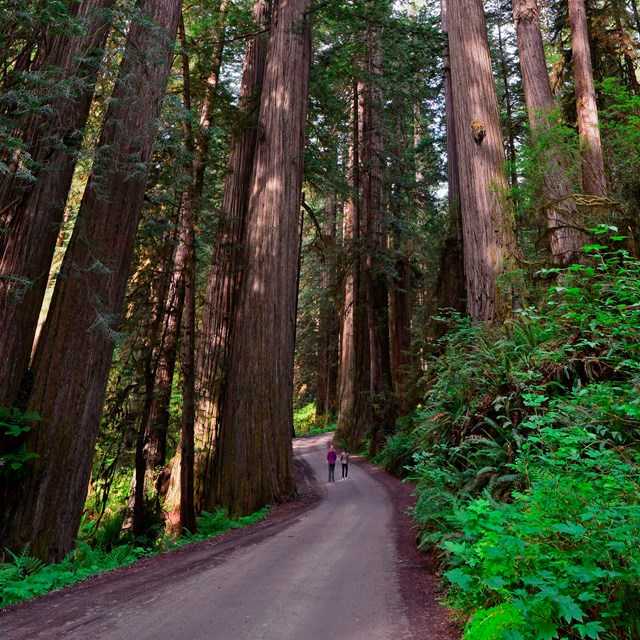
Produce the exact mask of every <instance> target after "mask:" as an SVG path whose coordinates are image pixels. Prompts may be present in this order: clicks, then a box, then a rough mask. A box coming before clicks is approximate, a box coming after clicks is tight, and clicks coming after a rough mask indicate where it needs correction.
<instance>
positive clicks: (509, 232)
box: [449, 0, 517, 320]
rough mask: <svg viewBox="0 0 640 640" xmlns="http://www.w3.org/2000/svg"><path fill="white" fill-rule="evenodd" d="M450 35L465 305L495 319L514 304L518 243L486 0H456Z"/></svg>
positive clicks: (477, 314)
mask: <svg viewBox="0 0 640 640" xmlns="http://www.w3.org/2000/svg"><path fill="white" fill-rule="evenodd" d="M449 33H450V36H449V48H450V54H451V79H452V82H453V104H454V110H455V123H456V140H457V143H458V158H459V168H460V172H459V178H460V204H461V213H462V223H463V238H464V269H465V279H466V289H467V311H468V313H469V315H471V317H472V318H473V319H474V320H494V319H497V318H503V317H505V316H506V315H507V314H508V312H509V309H510V308H511V305H512V302H513V295H514V294H513V293H512V292H506V291H503V290H501V287H500V286H499V282H498V279H499V277H500V276H501V275H502V274H503V273H505V272H507V271H509V270H510V269H511V268H512V267H513V265H514V257H515V254H516V241H515V234H514V229H513V224H514V222H513V210H512V207H511V205H510V203H509V201H508V183H507V180H506V176H505V172H504V165H505V156H504V147H503V144H502V134H501V130H500V115H499V111H498V101H497V98H496V90H495V84H494V81H493V73H492V69H491V59H490V56H489V46H488V42H487V29H486V25H485V18H484V11H483V7H482V1H481V0H452V1H451V2H450V3H449ZM515 295H516V296H517V293H516V294H515Z"/></svg>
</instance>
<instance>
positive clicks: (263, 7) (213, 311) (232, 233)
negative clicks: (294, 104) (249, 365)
mask: <svg viewBox="0 0 640 640" xmlns="http://www.w3.org/2000/svg"><path fill="white" fill-rule="evenodd" d="M269 15H270V5H269V2H268V0H256V3H255V4H254V7H253V20H254V22H255V24H256V27H257V30H258V31H260V30H264V28H265V27H266V25H267V24H268V22H269ZM267 42H268V35H267V34H266V33H260V34H259V35H257V36H255V37H253V38H251V40H250V41H249V42H248V44H247V51H246V54H245V60H244V68H243V72H242V82H241V85H240V97H239V109H240V111H241V113H242V121H241V122H242V127H241V129H240V131H239V133H238V137H237V139H236V141H235V144H234V146H233V150H232V152H231V156H230V158H229V162H228V167H227V176H226V179H225V185H224V192H223V197H222V205H221V213H220V221H219V223H218V227H217V230H216V238H215V243H214V253H213V256H212V260H211V268H210V271H209V278H208V283H207V292H206V297H205V304H204V309H203V314H202V322H201V326H200V333H199V336H198V350H197V360H196V393H197V398H198V411H197V414H196V424H195V447H196V471H195V494H196V498H195V500H196V507H197V508H198V509H208V510H212V509H213V508H214V507H215V503H214V500H215V498H214V495H213V483H212V473H213V467H212V461H213V455H214V452H215V441H216V434H217V430H218V422H219V418H220V411H219V403H220V397H221V394H222V392H223V389H224V384H225V380H226V374H227V370H228V354H229V346H230V322H231V318H232V317H233V313H234V309H235V302H236V292H237V284H238V276H239V272H240V248H241V245H242V242H243V237H244V232H245V231H244V230H245V221H246V216H247V206H248V199H249V187H250V179H251V172H252V169H253V165H254V158H255V151H256V144H257V140H258V126H257V122H256V119H257V115H258V111H259V108H260V95H261V91H262V83H263V79H264V71H265V62H266V55H267Z"/></svg>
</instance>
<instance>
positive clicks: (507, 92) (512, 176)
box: [497, 16, 518, 187]
mask: <svg viewBox="0 0 640 640" xmlns="http://www.w3.org/2000/svg"><path fill="white" fill-rule="evenodd" d="M497 27H498V52H499V56H500V75H501V76H502V84H503V85H504V110H505V116H506V120H507V122H506V126H505V129H506V134H507V154H508V158H509V166H508V169H509V184H510V185H511V187H515V186H516V185H517V184H518V173H517V171H516V135H515V120H514V118H513V105H512V97H511V87H510V86H509V67H508V66H507V56H506V54H505V45H504V40H503V39H502V24H501V20H500V16H498V20H497Z"/></svg>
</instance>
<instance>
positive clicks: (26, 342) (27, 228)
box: [0, 0, 114, 406]
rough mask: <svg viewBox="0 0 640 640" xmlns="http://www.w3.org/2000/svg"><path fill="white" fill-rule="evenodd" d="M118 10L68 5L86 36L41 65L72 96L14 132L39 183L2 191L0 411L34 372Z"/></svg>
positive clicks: (17, 181)
mask: <svg viewBox="0 0 640 640" xmlns="http://www.w3.org/2000/svg"><path fill="white" fill-rule="evenodd" d="M113 4H114V0H84V1H83V2H80V3H70V6H69V12H70V13H71V15H73V16H75V17H77V18H79V19H80V18H82V19H84V21H85V24H86V32H85V34H84V35H76V36H71V35H68V34H66V35H57V36H49V37H46V38H45V43H44V46H43V47H42V51H44V52H45V53H43V54H41V56H42V57H43V60H42V61H40V65H39V66H41V67H42V66H43V65H46V66H47V67H51V68H59V69H60V76H61V78H60V82H61V83H69V84H70V93H69V95H65V96H64V98H62V97H61V98H58V100H57V101H56V102H54V103H53V104H52V105H51V108H52V110H53V115H47V116H45V115H34V116H32V117H30V118H29V119H28V120H27V121H26V122H23V123H21V124H20V128H21V129H22V131H21V132H19V133H18V132H16V133H14V135H18V136H19V137H21V138H22V139H23V141H24V144H25V148H26V152H27V153H28V155H29V156H30V157H31V159H32V161H33V163H34V168H33V171H32V173H34V177H35V181H32V180H26V179H24V178H22V179H21V177H20V173H19V172H17V171H14V172H12V173H10V174H8V175H7V176H5V178H4V179H3V180H2V183H3V184H2V185H1V186H0V193H2V200H0V210H1V211H2V217H3V221H2V222H1V223H0V227H3V228H4V231H3V232H2V233H0V406H11V405H12V404H13V402H14V400H15V399H16V395H17V393H18V390H19V386H20V383H21V382H22V379H23V377H24V375H25V372H26V371H27V368H28V367H29V359H30V357H31V349H32V345H33V341H34V337H35V334H36V329H37V325H38V315H39V314H40V309H41V307H42V301H43V299H44V295H45V290H46V287H47V282H48V277H49V268H50V267H51V261H52V259H53V254H54V251H55V247H56V240H57V237H58V231H59V229H60V225H61V223H62V220H63V215H64V210H65V203H66V200H67V194H68V192H69V188H70V186H71V180H72V177H73V172H74V168H75V165H76V161H77V157H78V151H79V149H80V145H81V144H82V138H83V129H84V127H85V125H86V122H87V118H88V116H89V108H90V105H91V99H92V97H93V93H94V88H95V83H96V78H97V76H98V71H99V69H100V64H101V61H102V57H103V48H104V44H105V40H106V37H107V33H108V31H109V21H108V11H109V10H110V8H111V7H112V5H113Z"/></svg>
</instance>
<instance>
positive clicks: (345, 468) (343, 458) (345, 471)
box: [340, 449, 349, 480]
mask: <svg viewBox="0 0 640 640" xmlns="http://www.w3.org/2000/svg"><path fill="white" fill-rule="evenodd" d="M340 463H341V464H342V479H343V480H346V479H347V476H348V475H349V452H348V451H347V450H346V449H343V450H342V453H341V454H340Z"/></svg>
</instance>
